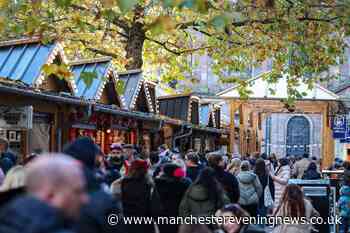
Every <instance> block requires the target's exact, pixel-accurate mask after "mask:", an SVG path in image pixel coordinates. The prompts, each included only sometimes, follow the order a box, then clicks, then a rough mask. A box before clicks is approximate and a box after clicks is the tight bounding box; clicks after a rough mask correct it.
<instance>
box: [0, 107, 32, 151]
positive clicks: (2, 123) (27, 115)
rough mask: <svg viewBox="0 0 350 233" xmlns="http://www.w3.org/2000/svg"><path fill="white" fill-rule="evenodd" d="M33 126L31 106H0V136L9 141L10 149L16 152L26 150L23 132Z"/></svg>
mask: <svg viewBox="0 0 350 233" xmlns="http://www.w3.org/2000/svg"><path fill="white" fill-rule="evenodd" d="M32 127H33V107H32V106H24V107H11V106H3V105H1V106H0V138H5V139H7V140H8V141H9V147H10V150H11V151H13V152H14V153H16V154H23V153H25V151H26V148H25V146H26V143H25V140H24V139H25V137H24V136H25V133H26V131H27V130H28V129H31V128H32Z"/></svg>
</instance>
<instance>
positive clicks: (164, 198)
mask: <svg viewBox="0 0 350 233" xmlns="http://www.w3.org/2000/svg"><path fill="white" fill-rule="evenodd" d="M188 187H189V182H187V180H185V179H177V178H173V177H167V176H161V177H160V178H157V179H156V180H155V191H156V192H157V194H158V195H159V201H160V203H159V205H160V211H159V213H157V215H158V216H166V217H177V216H178V215H179V206H180V203H181V200H182V198H183V196H184V195H185V192H186V190H187V189H188ZM159 230H160V232H161V233H177V231H178V226H177V225H175V224H172V225H159Z"/></svg>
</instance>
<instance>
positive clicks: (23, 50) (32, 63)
mask: <svg viewBox="0 0 350 233" xmlns="http://www.w3.org/2000/svg"><path fill="white" fill-rule="evenodd" d="M61 63H64V64H67V60H66V57H65V55H64V51H63V45H62V44H61V43H59V42H54V43H49V44H43V43H42V42H41V41H40V39H38V38H31V39H19V40H12V41H5V42H0V77H3V78H7V79H10V80H13V81H17V82H21V83H23V84H25V85H28V86H30V87H34V88H42V89H45V90H48V91H56V92H61V91H62V92H70V93H71V94H73V95H74V94H75V91H76V86H75V83H74V80H73V79H71V80H68V81H67V80H60V79H58V78H57V77H53V76H49V77H46V76H45V74H44V72H43V71H42V67H43V66H44V65H51V64H61Z"/></svg>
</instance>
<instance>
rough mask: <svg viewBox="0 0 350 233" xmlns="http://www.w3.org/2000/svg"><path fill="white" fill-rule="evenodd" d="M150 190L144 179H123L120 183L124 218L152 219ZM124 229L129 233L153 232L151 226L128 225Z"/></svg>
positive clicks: (149, 185)
mask: <svg viewBox="0 0 350 233" xmlns="http://www.w3.org/2000/svg"><path fill="white" fill-rule="evenodd" d="M152 190H153V187H152V185H151V184H150V183H149V182H148V181H147V180H146V179H136V178H128V177H126V178H124V179H123V180H122V183H121V195H122V206H123V213H124V216H125V217H152V216H153V209H152V206H154V203H153V200H152V198H153V197H152V193H153V192H152ZM156 202H157V201H156ZM158 202H159V201H158ZM126 228H127V232H129V233H140V232H147V233H148V232H149V233H153V232H154V225H153V224H146V223H144V224H132V225H131V224H128V225H126Z"/></svg>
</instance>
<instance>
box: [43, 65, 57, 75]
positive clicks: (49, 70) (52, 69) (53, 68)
mask: <svg viewBox="0 0 350 233" xmlns="http://www.w3.org/2000/svg"><path fill="white" fill-rule="evenodd" d="M41 70H42V71H43V72H44V73H45V75H46V76H50V75H51V74H55V73H56V72H57V70H58V65H56V64H45V65H43V67H42V68H41Z"/></svg>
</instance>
